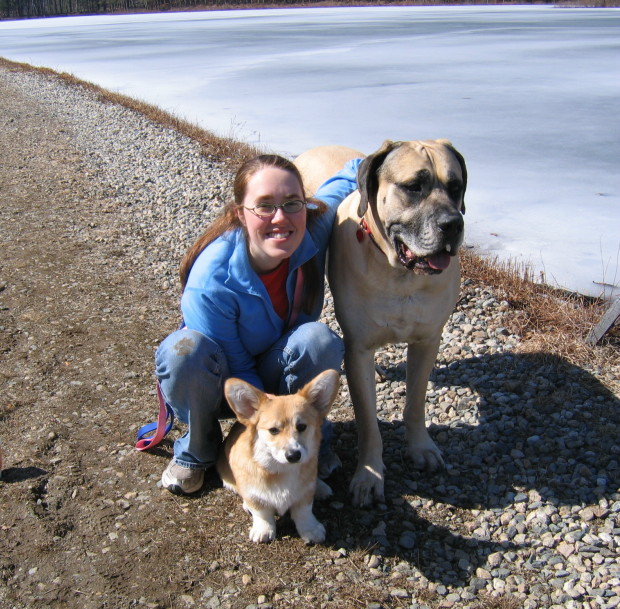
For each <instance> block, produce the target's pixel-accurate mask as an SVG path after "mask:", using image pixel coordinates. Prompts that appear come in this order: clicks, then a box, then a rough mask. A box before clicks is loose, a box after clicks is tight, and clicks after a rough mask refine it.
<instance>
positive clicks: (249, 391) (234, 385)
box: [224, 378, 264, 423]
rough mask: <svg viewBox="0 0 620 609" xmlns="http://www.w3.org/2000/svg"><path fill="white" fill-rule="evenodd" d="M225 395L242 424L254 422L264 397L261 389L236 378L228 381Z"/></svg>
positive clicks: (225, 385) (225, 386)
mask: <svg viewBox="0 0 620 609" xmlns="http://www.w3.org/2000/svg"><path fill="white" fill-rule="evenodd" d="M224 395H225V396H226V399H227V400H228V403H229V404H230V407H231V408H232V409H233V410H234V411H235V414H236V415H237V418H238V419H239V421H241V422H242V423H244V422H251V421H252V419H253V418H254V416H255V415H256V411H257V410H258V406H259V404H260V402H261V399H262V397H263V396H264V394H263V392H262V391H261V390H260V389H257V388H256V387H254V386H252V385H250V383H246V382H245V381H242V380H241V379H236V378H229V379H227V380H226V383H225V384H224Z"/></svg>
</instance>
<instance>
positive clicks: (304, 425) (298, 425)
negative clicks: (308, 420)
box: [297, 423, 308, 432]
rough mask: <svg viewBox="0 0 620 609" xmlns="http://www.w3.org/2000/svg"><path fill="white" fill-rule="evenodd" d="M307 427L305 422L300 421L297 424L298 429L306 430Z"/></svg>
mask: <svg viewBox="0 0 620 609" xmlns="http://www.w3.org/2000/svg"><path fill="white" fill-rule="evenodd" d="M306 427H308V426H307V425H306V424H305V423H298V424H297V431H300V432H301V431H306Z"/></svg>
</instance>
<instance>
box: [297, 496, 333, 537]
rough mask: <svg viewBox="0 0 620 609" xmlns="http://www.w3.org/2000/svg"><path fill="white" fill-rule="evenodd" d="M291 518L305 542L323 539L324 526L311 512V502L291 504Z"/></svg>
mask: <svg viewBox="0 0 620 609" xmlns="http://www.w3.org/2000/svg"><path fill="white" fill-rule="evenodd" d="M291 518H292V519H293V522H294V523H295V527H296V528H297V532H298V533H299V536H300V537H301V538H302V539H303V540H304V541H305V542H306V543H323V542H324V541H325V527H324V526H323V525H322V524H321V523H320V522H319V521H318V520H317V519H316V518H315V516H314V514H313V513H312V502H310V503H301V504H300V503H298V504H296V505H294V506H292V507H291Z"/></svg>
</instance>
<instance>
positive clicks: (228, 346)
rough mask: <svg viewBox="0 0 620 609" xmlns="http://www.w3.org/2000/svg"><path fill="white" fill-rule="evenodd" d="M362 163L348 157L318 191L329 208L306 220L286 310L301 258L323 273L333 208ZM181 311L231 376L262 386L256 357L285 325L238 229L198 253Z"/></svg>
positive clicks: (302, 318) (301, 320)
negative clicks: (219, 353)
mask: <svg viewBox="0 0 620 609" xmlns="http://www.w3.org/2000/svg"><path fill="white" fill-rule="evenodd" d="M360 162H361V159H355V160H353V161H349V162H348V163H347V164H346V165H345V166H344V168H343V169H342V170H341V171H340V172H339V173H337V174H336V175H335V176H333V177H331V178H330V179H329V180H328V181H327V182H325V183H324V184H323V185H322V186H321V187H320V188H319V189H318V191H317V192H316V195H315V196H316V198H318V199H320V200H321V201H324V202H325V203H326V204H327V207H328V210H327V212H326V213H324V214H323V215H321V216H320V217H319V218H317V219H315V220H313V221H312V222H311V223H308V225H307V226H306V232H305V235H304V237H303V240H302V242H301V244H300V246H299V247H298V248H297V250H296V251H295V252H294V253H293V255H292V256H291V258H290V261H289V274H288V277H287V280H286V291H287V294H288V298H289V310H291V309H292V300H293V295H294V291H295V279H296V271H297V269H298V268H299V267H300V266H301V265H302V264H303V263H304V262H306V261H307V260H309V259H310V258H312V257H313V256H316V260H317V263H318V268H319V271H320V276H321V278H324V276H325V258H326V254H327V247H328V245H329V238H330V235H331V231H332V226H333V223H334V218H335V216H336V209H337V208H338V205H339V204H340V203H341V202H342V201H343V199H345V197H346V196H347V195H349V194H350V193H351V192H352V191H353V190H355V189H356V188H357V182H356V175H357V168H358V166H359V164H360ZM323 289H324V285H323ZM322 308H323V298H321V299H320V302H318V303H317V305H316V306H315V308H314V310H313V311H312V313H311V314H309V315H308V314H306V313H304V312H303V311H300V312H299V316H298V317H297V320H296V322H295V325H299V324H302V323H306V322H309V321H316V320H317V319H318V318H319V316H320V315H321V310H322ZM181 313H182V314H183V321H184V323H185V325H186V326H187V327H188V328H190V329H192V330H197V331H198V332H201V333H203V334H205V335H206V336H209V337H210V338H212V339H213V340H214V341H215V342H217V343H218V344H219V345H220V346H221V347H222V349H223V351H224V354H225V355H226V358H227V360H228V365H229V369H230V373H231V375H232V376H236V377H238V378H241V379H243V380H245V381H247V382H248V383H251V384H252V385H254V386H256V387H260V388H262V386H263V384H262V382H261V380H260V378H259V376H258V374H257V372H256V362H255V358H256V357H257V356H258V355H260V354H261V353H264V352H265V351H266V350H267V349H268V348H269V347H270V346H271V345H273V344H274V343H275V342H276V341H277V340H278V339H279V338H280V337H281V336H282V335H283V333H284V331H285V329H286V325H287V324H286V321H283V320H282V319H281V318H280V317H279V316H278V314H277V313H276V312H275V310H274V308H273V305H272V304H271V299H270V298H269V295H268V294H267V290H266V289H265V286H264V285H263V282H262V281H261V280H260V278H259V276H258V275H257V274H256V272H255V271H254V270H253V269H252V266H251V264H250V259H249V256H248V250H247V246H246V240H245V236H244V232H243V230H242V229H236V230H233V231H230V232H228V233H225V234H224V235H222V236H221V237H219V238H218V239H216V240H215V241H213V242H212V243H211V244H209V245H208V246H207V247H206V248H205V249H204V250H203V251H202V252H201V253H200V255H199V256H198V258H197V259H196V261H195V262H194V265H193V266H192V269H191V271H190V274H189V277H188V281H187V285H186V286H185V290H184V292H183V295H182V297H181Z"/></svg>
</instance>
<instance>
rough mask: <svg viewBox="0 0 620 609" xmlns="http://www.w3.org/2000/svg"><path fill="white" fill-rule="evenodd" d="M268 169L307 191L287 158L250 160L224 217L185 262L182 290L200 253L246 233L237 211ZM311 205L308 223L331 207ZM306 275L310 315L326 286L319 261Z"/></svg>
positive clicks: (308, 265)
mask: <svg viewBox="0 0 620 609" xmlns="http://www.w3.org/2000/svg"><path fill="white" fill-rule="evenodd" d="M265 167H274V168H276V169H283V170H284V171H290V172H291V173H292V174H293V175H294V176H295V177H296V178H297V180H298V181H299V184H300V186H301V188H302V192H305V191H304V190H303V187H304V183H303V180H302V178H301V174H300V173H299V169H297V167H296V166H295V164H294V163H293V162H291V161H289V160H288V159H285V158H284V157H281V156H279V155H277V154H261V155H258V156H255V157H253V158H251V159H249V160H248V161H246V162H245V163H244V164H243V165H241V167H240V168H239V170H238V171H237V174H236V175H235V181H234V182H233V196H234V199H233V200H232V201H230V202H229V203H227V204H226V205H225V206H224V208H223V209H222V212H221V213H220V215H219V216H218V217H217V218H216V219H215V220H214V221H213V223H211V224H210V225H209V226H208V227H207V228H206V230H205V231H204V232H203V233H202V235H200V237H198V239H197V240H196V242H195V243H194V244H193V245H192V246H191V247H190V248H189V250H187V253H186V254H185V256H184V257H183V260H182V261H181V268H180V269H179V276H180V279H181V287H182V288H185V285H186V284H187V278H188V277H189V273H190V271H191V270H192V266H193V265H194V262H196V258H198V256H199V255H200V253H201V252H202V251H203V250H204V249H205V248H206V247H207V246H208V245H209V244H210V243H211V242H213V241H215V240H216V239H217V238H218V237H220V236H221V235H223V234H224V233H226V232H228V231H231V230H234V229H236V228H241V229H243V230H245V228H244V227H243V224H242V223H241V221H240V220H239V216H238V215H237V210H238V208H239V207H241V206H242V205H243V200H244V198H245V193H246V190H247V185H248V182H249V181H250V178H251V177H252V176H253V175H255V174H256V173H257V172H258V171H260V170H261V169H264V168H265ZM307 202H308V203H310V204H311V207H306V210H307V211H306V213H307V222H312V220H313V219H314V218H317V217H318V216H320V215H321V214H323V213H325V211H326V209H327V207H326V206H325V203H323V202H322V201H319V200H318V199H310V198H309V199H307ZM301 268H302V270H303V274H304V292H303V300H302V308H303V310H304V311H305V312H306V313H310V312H311V311H312V309H313V308H314V305H315V303H316V302H317V300H318V298H319V296H320V290H321V289H322V287H323V282H322V277H320V276H319V270H318V268H317V264H316V260H315V259H314V258H311V259H310V260H308V261H307V262H305V263H304V264H303V265H302V267H301Z"/></svg>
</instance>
